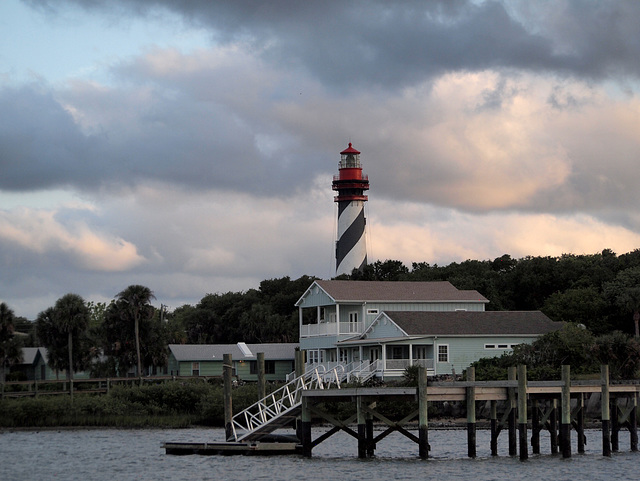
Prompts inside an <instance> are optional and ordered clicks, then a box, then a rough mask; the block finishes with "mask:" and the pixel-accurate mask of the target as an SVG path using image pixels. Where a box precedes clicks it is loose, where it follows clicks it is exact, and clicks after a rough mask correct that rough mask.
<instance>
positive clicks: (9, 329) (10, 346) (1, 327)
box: [0, 302, 22, 382]
mask: <svg viewBox="0 0 640 481" xmlns="http://www.w3.org/2000/svg"><path fill="white" fill-rule="evenodd" d="M14 322H15V315H14V314H13V311H12V310H11V309H9V306H7V305H6V304H5V303H4V302H3V303H1V304H0V382H4V380H5V367H6V366H7V365H11V364H14V363H17V362H21V361H22V349H21V348H20V340H19V339H18V338H17V337H15V336H14V333H13V328H14V326H13V324H14Z"/></svg>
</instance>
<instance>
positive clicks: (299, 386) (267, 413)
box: [231, 366, 343, 441]
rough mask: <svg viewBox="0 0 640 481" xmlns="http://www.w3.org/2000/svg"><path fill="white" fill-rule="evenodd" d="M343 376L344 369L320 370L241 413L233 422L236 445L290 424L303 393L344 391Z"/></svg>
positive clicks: (337, 367)
mask: <svg viewBox="0 0 640 481" xmlns="http://www.w3.org/2000/svg"><path fill="white" fill-rule="evenodd" d="M342 372H343V367H342V366H336V367H335V368H334V369H331V370H329V371H327V370H325V369H324V367H323V366H318V367H316V368H314V369H312V370H309V371H307V372H306V373H304V374H303V375H302V376H300V377H297V378H295V379H293V380H292V381H289V382H288V383H287V384H285V385H284V386H282V387H281V388H280V389H278V390H276V391H274V392H272V393H271V394H269V395H268V396H267V397H265V398H264V399H261V400H260V401H258V402H256V403H255V404H252V405H251V406H249V407H248V408H247V409H245V410H244V411H241V412H239V413H238V414H236V415H235V416H233V418H232V421H231V426H232V432H233V437H234V439H235V441H242V440H248V439H250V438H256V437H258V436H259V435H262V434H267V433H270V432H272V431H274V430H276V429H277V428H279V427H281V426H283V425H284V424H286V423H288V422H289V421H290V419H289V417H290V415H292V414H293V411H295V410H296V409H297V408H299V407H300V405H301V403H302V391H306V390H307V389H328V388H330V387H331V386H333V385H335V386H336V387H337V388H338V389H340V381H341V378H342ZM288 415H289V416H288ZM283 423H284V424H283Z"/></svg>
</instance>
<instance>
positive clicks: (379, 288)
mask: <svg viewBox="0 0 640 481" xmlns="http://www.w3.org/2000/svg"><path fill="white" fill-rule="evenodd" d="M314 285H317V286H318V287H320V288H321V289H322V290H323V291H325V292H326V293H327V295H328V296H329V297H331V298H332V299H333V300H334V301H335V302H482V303H487V302H489V301H488V300H487V298H485V297H484V296H483V295H481V294H480V293H479V292H478V291H462V290H459V289H457V288H456V287H455V286H454V285H453V284H451V283H450V282H448V281H435V282H413V281H336V280H331V281H323V280H318V281H315V282H314V283H313V284H312V285H311V287H309V289H307V291H306V292H305V293H304V294H303V296H302V297H301V298H300V299H299V300H298V302H297V303H296V305H298V304H300V302H301V301H302V299H303V298H304V297H305V296H306V295H307V294H308V292H309V291H310V289H311V288H312V287H313V286H314Z"/></svg>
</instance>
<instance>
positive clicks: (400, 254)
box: [369, 203, 640, 267]
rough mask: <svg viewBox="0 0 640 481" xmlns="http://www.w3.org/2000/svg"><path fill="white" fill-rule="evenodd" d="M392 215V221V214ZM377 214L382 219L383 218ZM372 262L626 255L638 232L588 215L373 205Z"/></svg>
mask: <svg viewBox="0 0 640 481" xmlns="http://www.w3.org/2000/svg"><path fill="white" fill-rule="evenodd" d="M392 213H394V220H393V221H391V220H390V219H391V215H392ZM379 216H382V219H384V220H382V219H381V218H380V217H379ZM369 225H370V230H371V232H370V240H371V244H372V245H371V252H373V254H374V258H375V259H381V260H383V259H397V260H401V261H402V262H404V263H405V265H407V266H409V267H410V266H411V263H412V262H425V261H426V262H429V263H431V264H432V263H438V264H440V265H446V264H448V263H450V262H460V261H464V260H466V259H479V260H485V259H494V258H496V257H499V256H501V255H502V254H509V255H511V256H512V257H514V258H521V257H525V256H529V255H532V254H531V253H532V252H535V255H536V256H560V255H562V254H594V253H597V252H600V251H602V249H604V248H612V249H613V250H614V251H616V252H618V253H626V252H630V251H632V250H634V249H636V248H637V246H638V245H640V234H639V233H638V232H634V231H632V230H630V229H627V228H624V227H621V226H618V225H610V224H607V223H605V222H602V221H599V220H598V219H596V218H594V217H592V216H589V215H584V214H581V215H577V216H555V215H550V214H533V213H532V214H528V215H527V214H522V213H514V212H504V213H502V212H496V213H492V214H487V215H482V216H477V215H475V214H467V213H463V212H459V211H456V210H453V209H434V208H429V207H425V206H422V205H420V204H412V203H405V204H390V203H383V204H382V205H380V204H376V212H375V213H372V214H371V220H370V222H369Z"/></svg>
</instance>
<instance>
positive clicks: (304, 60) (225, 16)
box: [28, 0, 640, 90]
mask: <svg viewBox="0 0 640 481" xmlns="http://www.w3.org/2000/svg"><path fill="white" fill-rule="evenodd" d="M28 3H31V4H33V5H38V6H40V7H43V6H44V7H45V8H46V7H48V8H50V9H51V10H55V9H56V8H60V5H61V4H62V2H58V1H56V2H52V1H48V2H46V1H45V2H42V1H37V2H36V1H30V2H28ZM66 3H68V4H76V5H80V6H82V7H84V8H86V9H88V10H100V11H102V12H107V13H109V14H111V15H120V14H131V13H132V12H133V13H134V14H138V15H151V14H152V12H153V11H154V9H157V8H159V7H160V8H165V9H168V10H170V11H172V12H174V13H176V14H179V15H181V16H182V17H183V18H184V19H185V20H186V21H188V22H192V23H195V24H197V25H199V26H204V27H206V28H210V29H211V34H212V38H213V39H215V40H217V41H222V42H224V41H245V42H246V41H248V42H252V43H253V45H254V47H255V49H256V51H260V52H261V55H262V56H263V58H265V59H267V60H270V61H272V62H275V63H277V64H279V65H280V66H282V67H289V68H302V69H305V70H307V71H308V72H311V73H312V74H313V76H314V77H316V78H318V79H320V80H321V81H322V82H323V83H324V84H325V85H327V86H333V87H334V88H337V89H339V90H343V89H351V88H368V87H371V86H382V87H386V88H393V87H398V86H400V87H401V86H406V85H410V84H413V83H415V82H421V81H424V80H425V79H426V78H430V77H432V76H435V75H439V74H442V73H445V72H450V71H470V70H471V71H473V70H483V69H494V68H516V69H524V70H531V71H536V72H556V73H559V74H562V75H574V76H578V77H587V78H593V79H603V78H608V77H610V76H612V75H621V74H622V75H631V76H637V75H638V74H640V62H638V61H637V59H638V58H639V57H640V29H638V28H637V25H638V20H639V19H640V2H622V1H620V2H616V1H610V2H590V1H585V0H575V1H569V0H567V1H558V2H549V3H545V4H544V5H543V6H541V7H539V8H537V9H536V6H539V5H540V4H539V3H537V2H504V3H503V2H497V1H486V2H480V3H478V2H471V1H463V0H458V1H431V2H424V1H404V2H388V1H383V0H378V1H367V2H362V1H361V2H357V1H356V2H337V1H322V2H320V1H311V2H307V1H305V2H293V1H292V2H282V1H281V2H277V1H264V2H255V1H249V0H244V1H242V0H237V1H233V2H211V1H209V0H199V1H198V0H196V1H189V2H184V1H179V0H156V1H153V2H151V1H148V0H126V2H125V1H122V0H120V1H116V0H114V1H110V2H95V1H86V0H68V1H67V2H66Z"/></svg>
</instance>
